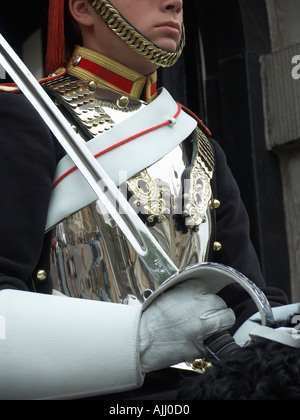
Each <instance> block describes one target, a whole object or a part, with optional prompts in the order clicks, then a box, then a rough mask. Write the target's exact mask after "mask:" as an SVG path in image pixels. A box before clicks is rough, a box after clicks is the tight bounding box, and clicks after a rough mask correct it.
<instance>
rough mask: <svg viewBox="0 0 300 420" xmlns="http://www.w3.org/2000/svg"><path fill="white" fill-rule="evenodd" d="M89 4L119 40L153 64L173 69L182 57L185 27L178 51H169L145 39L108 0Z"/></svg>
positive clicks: (92, 1)
mask: <svg viewBox="0 0 300 420" xmlns="http://www.w3.org/2000/svg"><path fill="white" fill-rule="evenodd" d="M89 3H90V4H91V6H92V7H93V8H94V9H95V11H96V12H97V14H98V15H99V16H101V18H102V19H103V20H104V22H105V23H106V24H107V25H108V27H109V28H110V29H111V30H112V31H113V32H114V33H115V34H116V35H117V36H118V37H119V38H121V39H122V40H123V41H124V42H126V44H127V45H128V46H129V47H131V48H133V49H134V50H135V51H136V52H137V53H138V54H141V55H143V56H144V57H145V58H146V59H147V60H149V61H150V62H151V63H153V64H157V65H159V66H161V67H171V66H173V65H174V64H175V63H176V62H177V60H178V59H179V57H180V56H181V54H182V51H183V48H184V46H185V42H186V38H185V29H184V25H182V36H181V41H180V44H179V45H178V47H177V49H176V51H167V50H164V49H163V48H160V47H158V46H157V45H155V44H154V43H153V42H151V41H150V40H149V39H147V38H145V37H144V36H143V35H142V34H141V33H140V32H139V31H138V30H137V29H135V28H134V27H133V26H132V25H131V24H130V23H129V22H128V21H127V20H126V19H125V18H124V17H123V16H122V15H121V14H120V13H119V11H118V10H117V9H116V8H115V7H114V6H113V5H112V4H111V3H110V2H109V1H108V0H89Z"/></svg>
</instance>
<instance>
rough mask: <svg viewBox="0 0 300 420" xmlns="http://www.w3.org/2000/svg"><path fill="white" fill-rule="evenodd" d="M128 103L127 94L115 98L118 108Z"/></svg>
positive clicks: (124, 106)
mask: <svg viewBox="0 0 300 420" xmlns="http://www.w3.org/2000/svg"><path fill="white" fill-rule="evenodd" d="M128 104H129V98H128V97H127V96H121V97H120V98H119V99H118V100H117V105H118V107H119V108H126V106H128Z"/></svg>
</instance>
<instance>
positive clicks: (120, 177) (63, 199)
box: [46, 89, 197, 231]
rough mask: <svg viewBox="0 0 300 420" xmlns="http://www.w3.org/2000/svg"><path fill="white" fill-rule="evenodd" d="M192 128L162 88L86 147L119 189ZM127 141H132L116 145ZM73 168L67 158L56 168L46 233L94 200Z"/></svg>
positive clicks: (78, 173)
mask: <svg viewBox="0 0 300 420" xmlns="http://www.w3.org/2000/svg"><path fill="white" fill-rule="evenodd" d="M196 126H197V122H196V120H195V119H193V118H192V117H190V116H189V115H188V114H186V113H185V112H184V111H183V110H181V109H180V108H179V107H178V104H177V103H176V102H175V101H174V99H173V98H172V96H171V95H170V94H169V93H168V92H167V90H166V89H162V91H161V93H160V95H159V96H158V97H157V99H155V101H153V102H152V103H150V104H149V105H147V106H146V107H145V108H143V109H141V110H140V111H138V112H137V113H135V114H134V115H132V116H131V117H129V118H128V119H126V120H125V121H123V122H121V123H119V124H117V125H116V126H115V127H113V128H112V129H110V130H109V131H107V132H106V133H103V134H101V135H99V136H97V137H95V138H94V139H92V140H90V141H89V142H88V143H87V146H88V148H89V149H90V151H91V152H92V153H93V154H94V155H95V156H96V155H99V154H100V156H99V157H98V158H97V160H98V161H99V163H100V165H101V166H102V167H103V169H104V170H105V171H106V173H107V174H108V176H109V177H110V178H111V179H112V180H113V182H114V183H115V184H116V185H117V186H119V185H120V184H122V183H123V182H125V181H127V180H128V179H130V178H131V177H132V176H134V175H135V174H137V173H138V172H140V171H141V170H143V169H145V168H147V167H148V166H150V165H152V164H153V163H155V162H157V161H158V160H159V159H161V158H162V157H163V156H165V155H166V154H167V153H169V152H170V151H171V150H173V149H174V148H175V147H176V146H178V144H180V143H181V142H182V141H183V140H185V139H186V138H187V137H188V136H189V135H190V134H191V133H192V132H193V130H195V128H196ZM131 138H134V139H133V140H131V141H128V142H125V143H124V144H122V145H119V144H120V143H122V142H123V141H124V140H125V139H131ZM117 145H119V146H118V147H117ZM107 150H108V151H107ZM73 168H74V163H73V162H72V160H71V159H70V158H69V156H65V157H64V158H63V159H62V160H61V161H60V162H59V164H58V166H57V170H56V176H55V181H54V185H55V188H54V189H53V192H52V196H51V200H50V205H49V211H48V218H47V223H46V231H47V230H49V229H51V228H52V227H53V226H55V225H56V224H57V223H59V222H60V221H61V220H63V219H64V218H66V217H68V216H69V215H71V214H73V213H75V212H76V211H79V210H80V209H82V208H84V207H86V206H88V205H89V204H91V203H93V202H94V201H96V199H97V197H96V195H95V193H94V191H93V190H92V189H91V188H90V187H89V185H88V183H87V181H86V180H85V179H84V177H83V176H82V175H81V173H80V172H79V171H78V170H73Z"/></svg>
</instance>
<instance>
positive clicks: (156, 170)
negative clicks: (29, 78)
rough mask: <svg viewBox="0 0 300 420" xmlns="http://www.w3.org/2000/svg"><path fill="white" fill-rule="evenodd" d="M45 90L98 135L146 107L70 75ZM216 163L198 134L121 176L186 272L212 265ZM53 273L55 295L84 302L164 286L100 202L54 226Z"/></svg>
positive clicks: (120, 298)
mask: <svg viewBox="0 0 300 420" xmlns="http://www.w3.org/2000/svg"><path fill="white" fill-rule="evenodd" d="M45 87H48V88H51V89H52V90H53V92H54V94H55V100H56V103H58V104H60V103H61V104H64V105H65V106H66V107H67V109H69V110H72V112H73V114H74V115H75V116H76V119H77V120H81V123H82V125H83V126H84V127H85V129H87V130H88V131H89V134H90V135H92V136H97V135H99V134H100V135H101V133H102V132H105V131H106V130H110V128H111V127H113V126H114V125H115V124H117V123H118V122H120V121H122V120H124V118H128V117H129V116H130V115H132V113H134V112H137V111H138V110H139V109H140V108H141V106H142V107H143V106H145V104H141V103H140V101H135V100H133V99H132V98H126V97H124V96H122V95H120V94H118V93H116V92H112V91H110V90H107V89H102V88H101V89H99V88H97V87H95V89H94V88H93V86H91V83H86V82H83V81H80V80H71V79H70V78H69V77H62V78H61V79H59V80H56V81H55V83H54V84H53V82H51V83H50V84H49V83H47V85H46V86H45ZM71 124H72V123H71ZM162 141H163V139H162ZM124 158H125V159H126V157H124ZM136 159H139V157H138V156H137V157H136ZM213 166H214V164H213V153H212V150H211V147H210V145H209V142H208V140H207V138H206V137H205V136H204V134H203V133H202V132H201V131H200V130H198V129H197V130H196V131H195V133H193V135H191V137H190V138H189V139H187V140H186V141H185V142H183V143H181V144H179V145H178V146H177V147H175V148H174V149H173V150H172V151H171V152H169V153H167V154H166V155H165V156H164V157H162V158H161V159H160V160H157V161H156V162H155V163H153V164H152V165H150V166H149V167H147V168H144V169H143V170H142V171H140V172H138V173H137V174H136V175H135V176H133V177H131V178H130V179H128V178H127V177H126V176H125V177H124V174H120V179H123V180H124V179H127V182H125V183H124V182H123V181H122V182H121V185H120V186H119V189H120V192H121V193H122V194H123V195H125V197H126V198H127V200H128V202H129V205H131V206H132V207H133V208H134V209H135V211H136V213H137V214H138V215H139V217H141V219H142V220H143V222H144V223H145V224H147V226H148V228H149V229H150V232H151V233H152V235H153V236H154V237H155V239H156V240H157V241H158V243H159V244H160V246H161V247H162V248H163V250H164V251H165V252H166V253H167V254H168V256H169V257H170V258H171V260H172V261H173V262H174V264H175V265H176V266H177V267H178V269H183V268H185V267H188V266H191V265H194V264H196V263H199V262H204V261H205V260H206V255H207V250H208V245H209V237H210V216H209V214H210V212H209V200H210V199H211V186H210V181H211V177H212V174H213ZM78 194H80V191H78ZM50 274H51V278H52V281H53V288H54V290H56V291H58V292H61V293H63V294H64V295H67V296H72V297H78V298H84V299H97V300H101V301H107V302H119V303H125V302H128V300H131V301H133V300H138V301H140V302H141V301H142V300H143V297H144V295H145V292H147V291H149V290H155V289H156V288H157V284H156V281H155V280H154V279H153V278H152V277H151V275H149V272H147V269H146V268H145V265H144V264H143V262H142V261H141V260H140V259H139V257H138V255H137V254H136V252H135V251H134V249H133V247H132V246H131V244H130V242H129V241H128V240H127V238H126V237H125V235H123V233H122V231H121V230H120V228H119V226H118V225H116V223H115V221H114V219H113V218H112V217H111V215H110V214H108V213H107V212H106V210H105V209H104V208H103V206H102V205H101V203H99V202H94V203H92V204H90V205H88V206H86V207H85V208H83V209H81V210H80V211H77V212H75V213H74V214H72V215H71V216H70V217H67V218H66V219H65V220H63V221H62V222H61V223H59V224H57V225H56V226H55V227H54V229H53V230H52V246H51V256H50Z"/></svg>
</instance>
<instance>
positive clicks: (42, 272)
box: [36, 270, 47, 281]
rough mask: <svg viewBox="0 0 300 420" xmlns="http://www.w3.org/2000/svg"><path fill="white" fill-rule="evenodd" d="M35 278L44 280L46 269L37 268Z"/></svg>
mask: <svg viewBox="0 0 300 420" xmlns="http://www.w3.org/2000/svg"><path fill="white" fill-rule="evenodd" d="M36 278H37V279H38V280H39V281H44V280H46V278H47V273H46V271H45V270H39V271H38V272H37V275H36Z"/></svg>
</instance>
